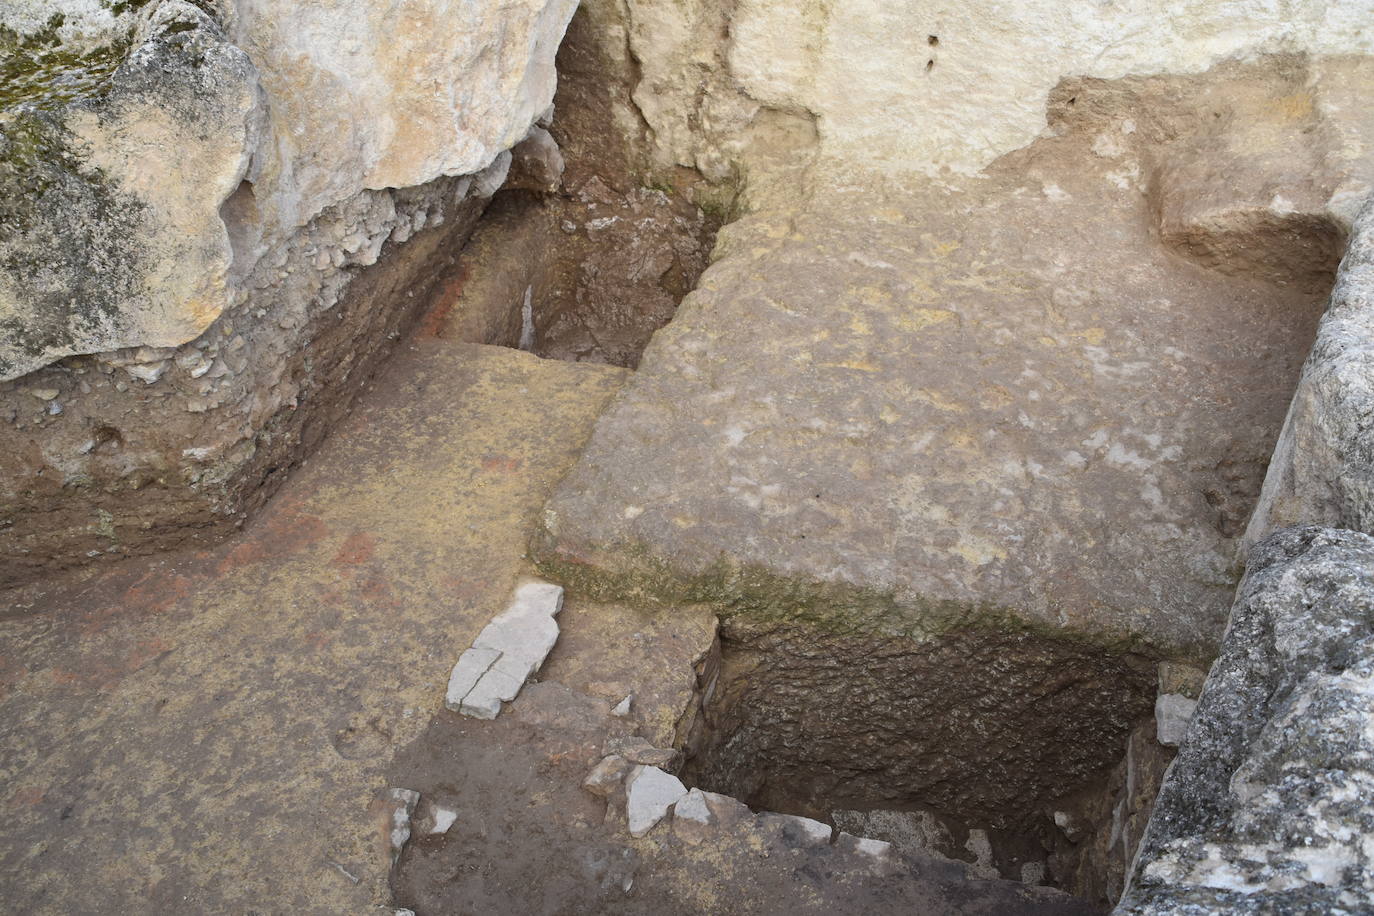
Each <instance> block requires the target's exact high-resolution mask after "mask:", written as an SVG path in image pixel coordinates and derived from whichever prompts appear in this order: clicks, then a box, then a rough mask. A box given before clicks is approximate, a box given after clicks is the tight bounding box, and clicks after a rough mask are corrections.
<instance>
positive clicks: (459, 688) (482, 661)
mask: <svg viewBox="0 0 1374 916" xmlns="http://www.w3.org/2000/svg"><path fill="white" fill-rule="evenodd" d="M500 657H501V653H500V652H498V651H496V650H495V649H468V650H467V651H466V652H464V653H463V654H462V655H460V656H459V657H458V664H456V665H454V666H453V673H452V674H450V675H449V676H448V692H447V693H446V694H445V696H444V705H445V706H447V707H448V708H449V709H452V710H454V711H455V712H456V711H457V710H458V707H459V706H461V705H462V702H463V698H464V697H466V696H467V695H468V694H469V693H471V692H472V688H474V687H476V686H477V682H478V681H479V680H480V679H481V677H482V675H484V674H486V673H487V669H489V668H490V667H491V666H492V664H493V663H494V662H495V661H496V660H497V659H498V658H500Z"/></svg>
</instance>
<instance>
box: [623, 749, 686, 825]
mask: <svg viewBox="0 0 1374 916" xmlns="http://www.w3.org/2000/svg"><path fill="white" fill-rule="evenodd" d="M686 794H687V787H686V786H684V785H683V784H682V780H680V779H678V778H677V777H676V776H674V775H672V774H671V773H665V772H664V771H663V770H660V769H659V768H658V767H649V766H637V767H635V768H634V769H633V770H631V771H630V775H629V777H628V778H627V779H626V780H625V816H626V818H627V819H628V821H629V829H630V836H643V835H644V834H646V833H648V832H649V831H650V830H652V829H653V828H654V825H656V824H657V823H658V822H659V821H661V820H663V818H664V816H665V815H666V814H667V813H668V809H669V808H671V807H672V806H673V804H674V803H676V802H677V800H678V799H680V798H682V796H684V795H686Z"/></svg>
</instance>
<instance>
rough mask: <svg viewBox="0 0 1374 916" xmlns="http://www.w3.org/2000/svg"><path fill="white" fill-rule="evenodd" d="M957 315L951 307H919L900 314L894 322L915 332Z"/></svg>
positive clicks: (900, 327)
mask: <svg viewBox="0 0 1374 916" xmlns="http://www.w3.org/2000/svg"><path fill="white" fill-rule="evenodd" d="M957 317H958V315H957V314H955V313H954V312H951V311H950V310H949V309H927V308H919V309H912V310H911V311H909V312H905V313H903V314H901V315H898V316H897V318H896V320H895V321H894V322H893V323H894V324H896V325H897V327H898V329H899V330H902V331H907V332H908V333H915V332H917V331H923V330H925V329H926V328H928V327H930V326H931V325H936V324H940V323H942V322H945V321H949V320H951V319H954V318H957Z"/></svg>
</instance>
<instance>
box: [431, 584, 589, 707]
mask: <svg viewBox="0 0 1374 916" xmlns="http://www.w3.org/2000/svg"><path fill="white" fill-rule="evenodd" d="M562 609H563V589H562V587H561V586H558V585H554V584H552V583H549V582H538V581H531V582H526V583H524V584H522V585H521V586H519V587H518V588H517V589H516V590H515V596H514V597H513V598H512V599H511V603H510V605H509V606H508V607H507V608H506V610H504V611H502V612H501V613H500V614H498V615H497V616H496V617H494V618H492V620H491V622H490V623H488V624H487V625H486V626H485V627H483V628H482V632H481V633H479V634H478V636H477V638H476V639H475V640H473V643H472V646H471V648H469V649H467V650H466V651H465V652H464V653H463V654H462V655H461V656H460V657H459V659H458V663H457V664H456V665H454V666H453V671H452V673H451V674H450V675H449V681H448V690H447V692H446V694H445V698H444V705H445V706H446V707H448V708H449V709H452V710H455V711H457V712H460V713H462V714H464V715H468V716H473V717H475V718H478V719H494V718H496V716H497V715H498V714H499V713H500V712H501V704H502V703H503V702H509V701H511V700H513V699H515V697H516V696H517V695H518V694H519V693H520V688H521V687H523V686H524V685H525V681H526V680H528V679H529V678H530V676H531V675H533V674H534V673H535V672H536V671H538V670H539V666H540V665H542V664H543V663H544V659H545V658H546V657H548V654H549V652H550V651H551V650H552V649H553V646H554V643H556V642H557V641H558V624H557V623H556V622H555V621H554V619H553V618H554V615H556V614H557V613H558V612H559V611H560V610H562Z"/></svg>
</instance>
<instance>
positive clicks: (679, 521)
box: [673, 515, 697, 528]
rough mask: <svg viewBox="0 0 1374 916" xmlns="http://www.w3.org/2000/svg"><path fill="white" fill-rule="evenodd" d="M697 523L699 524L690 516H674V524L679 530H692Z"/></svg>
mask: <svg viewBox="0 0 1374 916" xmlns="http://www.w3.org/2000/svg"><path fill="white" fill-rule="evenodd" d="M696 523H697V520H696V519H694V518H692V517H691V516H690V515H674V516H673V524H674V525H677V526H678V527H679V528H691V527H692V526H693V525H695V524H696Z"/></svg>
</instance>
